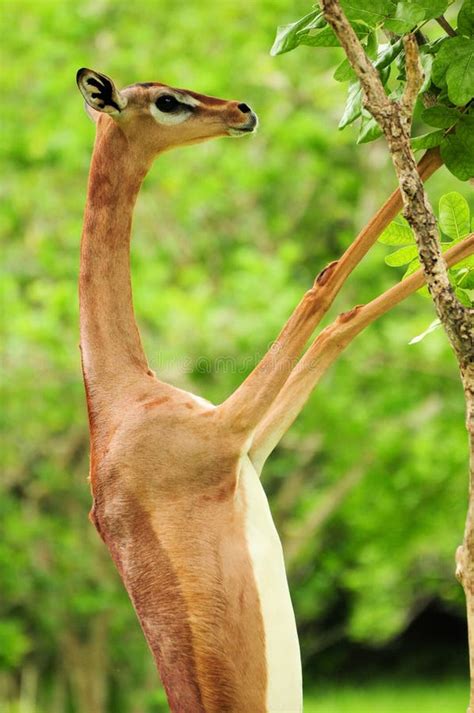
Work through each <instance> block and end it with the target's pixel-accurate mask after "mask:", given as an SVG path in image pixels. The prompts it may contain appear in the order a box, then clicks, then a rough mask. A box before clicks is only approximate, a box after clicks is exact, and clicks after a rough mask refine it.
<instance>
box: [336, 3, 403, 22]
mask: <svg viewBox="0 0 474 713" xmlns="http://www.w3.org/2000/svg"><path fill="white" fill-rule="evenodd" d="M341 6H342V9H343V10H344V12H345V13H346V15H347V17H348V19H349V20H350V22H351V23H352V22H353V21H354V20H359V21H362V22H365V23H366V24H367V25H368V26H369V27H377V26H379V25H381V24H382V23H384V22H385V21H386V20H387V19H388V18H390V17H393V15H394V14H395V10H396V4H395V2H392V0H371V2H370V3H368V2H367V0H341Z"/></svg>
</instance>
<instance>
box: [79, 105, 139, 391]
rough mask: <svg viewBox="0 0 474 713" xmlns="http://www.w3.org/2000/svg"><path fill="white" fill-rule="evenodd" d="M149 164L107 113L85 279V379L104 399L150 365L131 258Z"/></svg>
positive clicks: (85, 239) (94, 169)
mask: <svg viewBox="0 0 474 713" xmlns="http://www.w3.org/2000/svg"><path fill="white" fill-rule="evenodd" d="M148 168H149V165H146V163H145V162H144V161H143V160H139V159H137V157H136V155H134V153H133V150H132V149H131V148H130V146H129V144H128V141H127V139H126V137H125V136H124V134H123V132H122V131H121V130H120V128H119V127H118V126H116V125H115V122H113V121H112V120H111V119H109V117H104V121H101V122H100V123H99V126H98V131H97V138H96V143H95V147H94V153H93V157H92V163H91V169H90V174H89V185H88V193H87V203H86V209H85V217H84V230H83V235H82V245H81V269H80V279H79V302H80V328H81V352H82V362H83V370H84V379H85V382H86V387H87V390H88V393H89V394H95V395H96V396H97V397H98V399H99V400H100V399H101V394H103V396H104V397H105V399H107V398H110V391H111V390H112V389H113V388H116V387H117V386H119V385H120V383H123V381H124V379H127V378H129V377H130V376H131V375H132V374H133V373H135V374H136V373H138V372H141V373H143V372H145V373H146V371H147V368H148V367H147V361H146V357H145V354H144V351H143V347H142V344H141V341H140V335H139V333H138V329H137V325H136V323H135V318H134V313H133V304H132V290H131V282H130V256H129V253H130V233H131V226H132V213H133V208H134V205H135V202H136V198H137V195H138V192H139V190H140V186H141V184H142V181H143V179H144V177H145V174H146V172H147V170H148Z"/></svg>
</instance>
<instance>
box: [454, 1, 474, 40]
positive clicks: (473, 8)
mask: <svg viewBox="0 0 474 713" xmlns="http://www.w3.org/2000/svg"><path fill="white" fill-rule="evenodd" d="M458 34H459V35H465V36H466V37H473V36H474V0H464V3H463V5H462V7H461V9H460V10H459V15H458Z"/></svg>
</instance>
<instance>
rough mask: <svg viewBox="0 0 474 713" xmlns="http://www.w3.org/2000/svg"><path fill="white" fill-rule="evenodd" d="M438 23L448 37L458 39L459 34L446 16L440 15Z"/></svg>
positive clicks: (437, 19)
mask: <svg viewBox="0 0 474 713" xmlns="http://www.w3.org/2000/svg"><path fill="white" fill-rule="evenodd" d="M436 22H437V23H438V25H441V27H442V28H443V30H444V31H445V32H446V34H447V35H449V36H450V37H457V35H458V33H457V32H456V30H454V29H453V28H452V27H451V25H450V24H449V22H448V21H447V20H446V18H445V17H444V15H440V16H439V17H437V18H436Z"/></svg>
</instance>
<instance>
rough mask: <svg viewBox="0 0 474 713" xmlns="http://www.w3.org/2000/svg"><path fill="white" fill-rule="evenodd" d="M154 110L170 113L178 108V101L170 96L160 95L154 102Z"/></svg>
mask: <svg viewBox="0 0 474 713" xmlns="http://www.w3.org/2000/svg"><path fill="white" fill-rule="evenodd" d="M155 104H156V108H157V109H159V110H160V111H164V112H170V111H176V109H178V108H179V106H180V103H179V101H178V100H177V99H176V98H175V97H173V96H172V95H171V94H162V95H161V97H158V99H157V100H156V102H155Z"/></svg>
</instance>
